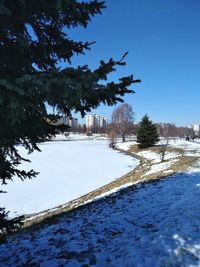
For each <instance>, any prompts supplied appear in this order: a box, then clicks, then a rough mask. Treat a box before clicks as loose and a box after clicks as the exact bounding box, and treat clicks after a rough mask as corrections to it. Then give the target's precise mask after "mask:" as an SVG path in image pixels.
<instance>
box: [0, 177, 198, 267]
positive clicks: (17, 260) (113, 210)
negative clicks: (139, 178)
mask: <svg viewBox="0 0 200 267" xmlns="http://www.w3.org/2000/svg"><path fill="white" fill-rule="evenodd" d="M199 207H200V172H199V173H184V174H177V175H173V176H172V177H170V178H166V179H163V180H160V181H155V182H152V183H147V184H139V185H137V186H135V187H134V186H133V187H129V188H126V189H124V190H123V191H120V192H118V193H116V194H115V195H113V196H110V197H106V198H104V199H101V200H99V201H97V202H93V203H90V204H88V205H86V206H84V207H81V208H79V209H77V210H74V211H72V212H70V213H65V214H62V215H61V216H59V217H57V218H54V219H53V220H52V221H51V220H50V221H49V222H46V223H45V224H41V225H36V226H33V227H31V228H29V229H25V230H23V231H22V232H21V233H18V234H15V235H13V236H10V237H9V238H8V241H7V243H5V244H2V245H0V262H1V264H0V266H4V267H7V266H9V267H16V266H40V267H49V266H52V267H56V266H70V267H76V266H98V267H102V266H103V267H118V266H119V267H129V266H130V267H133V266H134V267H194V266H200V223H199V222H200V208H199Z"/></svg>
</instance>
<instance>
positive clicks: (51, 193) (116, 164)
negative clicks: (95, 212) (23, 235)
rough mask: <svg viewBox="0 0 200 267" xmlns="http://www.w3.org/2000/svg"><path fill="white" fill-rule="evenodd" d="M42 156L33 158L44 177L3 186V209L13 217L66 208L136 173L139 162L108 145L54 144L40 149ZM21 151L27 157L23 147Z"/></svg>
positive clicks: (33, 164)
mask: <svg viewBox="0 0 200 267" xmlns="http://www.w3.org/2000/svg"><path fill="white" fill-rule="evenodd" d="M39 147H40V148H41V150H42V152H37V151H35V152H34V153H32V154H30V155H29V157H28V158H29V159H30V160H31V163H23V165H22V168H25V169H27V170H29V169H31V168H33V169H34V170H36V171H39V172H40V174H39V175H38V176H37V177H36V178H33V179H30V180H29V179H26V180H25V181H24V182H23V181H21V180H20V179H18V178H15V179H14V181H13V182H9V183H8V184H7V185H4V186H1V190H6V191H7V192H8V193H7V194H0V203H1V206H3V207H6V209H7V210H10V216H11V217H14V216H17V215H21V214H32V213H37V212H41V211H43V210H46V209H50V208H54V207H56V206H58V205H61V204H65V203H67V202H69V201H71V200H73V199H76V198H78V197H80V196H82V195H84V194H87V193H89V192H91V191H93V190H95V189H97V188H99V187H101V186H103V185H105V184H108V183H109V182H111V181H113V180H115V179H117V178H119V177H121V176H122V175H124V174H126V173H128V172H130V171H131V170H133V169H134V168H135V167H136V166H137V165H138V164H139V161H138V160H136V159H134V158H132V157H130V156H127V155H124V154H122V153H119V152H117V151H115V150H112V149H110V148H109V147H108V141H100V140H82V141H73V142H70V141H51V142H46V143H44V144H41V145H40V146H39ZM19 150H20V151H21V153H22V154H23V156H24V157H27V155H26V154H25V151H24V150H23V149H22V147H19Z"/></svg>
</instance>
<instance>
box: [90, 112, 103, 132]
mask: <svg viewBox="0 0 200 267" xmlns="http://www.w3.org/2000/svg"><path fill="white" fill-rule="evenodd" d="M106 125H107V119H106V118H105V117H101V116H99V115H96V114H94V115H91V114H90V115H86V129H87V132H90V133H99V132H104V131H105V127H106Z"/></svg>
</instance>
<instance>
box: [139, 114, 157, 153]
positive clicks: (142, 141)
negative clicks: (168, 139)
mask: <svg viewBox="0 0 200 267" xmlns="http://www.w3.org/2000/svg"><path fill="white" fill-rule="evenodd" d="M158 141H159V135H158V132H157V128H156V126H155V124H153V123H152V121H151V120H150V119H149V117H148V116H147V115H145V116H144V117H143V118H142V120H141V122H140V127H139V130H138V135H137V142H138V143H139V148H148V147H151V146H153V145H155V144H156V143H157V142H158Z"/></svg>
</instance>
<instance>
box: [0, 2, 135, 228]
mask: <svg viewBox="0 0 200 267" xmlns="http://www.w3.org/2000/svg"><path fill="white" fill-rule="evenodd" d="M104 8H105V4H104V2H101V1H98V0H93V1H85V2H84V1H78V0H23V1H21V0H15V1H12V0H6V1H5V0H0V36H1V40H0V58H1V60H0V182H1V183H3V184H6V182H7V181H8V180H12V179H13V177H14V176H15V177H16V176H18V177H19V178H20V179H22V180H24V179H25V178H31V177H34V176H36V175H37V172H36V171H34V170H30V171H25V170H21V169H19V168H18V165H19V164H20V163H21V162H22V161H23V160H26V159H24V158H22V157H21V155H20V154H19V152H18V149H17V145H18V144H21V145H22V146H24V147H25V148H26V149H27V151H28V152H32V151H34V150H35V149H36V150H39V148H38V146H37V144H38V143H40V142H43V141H45V140H46V138H47V137H48V136H49V135H52V134H55V130H56V127H55V124H54V123H53V122H55V120H56V119H57V118H58V116H60V115H62V114H66V115H68V116H70V115H71V112H72V111H75V112H80V113H81V115H82V116H84V115H85V113H86V112H89V111H90V110H91V109H92V108H96V107H98V106H99V105H100V104H101V103H104V104H107V105H114V104H116V103H117V102H118V101H123V100H122V97H123V96H124V95H125V94H127V93H131V92H133V91H132V90H131V89H129V86H130V85H131V84H133V83H136V82H139V80H134V78H133V76H132V75H130V76H127V77H121V78H119V80H118V81H117V82H114V81H108V75H109V74H110V73H111V72H113V71H115V68H116V67H117V66H121V65H125V62H124V57H125V55H126V54H125V55H124V56H123V57H122V58H121V59H120V60H114V59H112V58H111V59H110V60H109V61H108V62H104V61H103V60H101V61H100V65H99V67H97V68H96V69H94V70H91V69H90V68H89V67H88V65H84V66H78V67H73V66H72V65H71V60H72V57H73V56H74V55H79V54H84V53H85V51H86V50H88V49H90V48H91V45H92V43H93V42H82V41H81V40H80V41H74V40H72V39H71V38H70V31H71V30H73V28H74V27H78V26H82V27H87V25H88V22H89V21H90V20H91V18H92V17H93V16H94V15H96V14H100V13H101V11H102V9H104ZM92 41H93V40H92ZM60 62H62V63H64V64H65V65H62V66H63V67H62V68H61V67H60V65H59V63H60ZM47 104H48V105H49V106H51V107H52V108H54V110H55V111H56V112H57V113H56V114H54V115H49V114H48V112H47V108H46V107H47ZM68 153H70V151H69V152H68ZM0 192H1V190H0ZM1 214H2V216H0V220H1V221H0V225H4V228H5V227H6V226H5V224H4V223H3V220H4V219H5V218H6V216H5V214H6V213H5V212H4V213H3V209H0V215H1ZM1 222H2V223H1ZM9 229H10V226H9Z"/></svg>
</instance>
